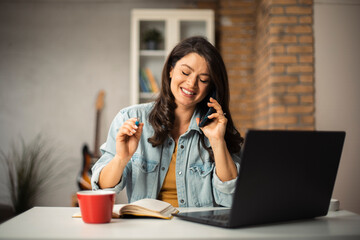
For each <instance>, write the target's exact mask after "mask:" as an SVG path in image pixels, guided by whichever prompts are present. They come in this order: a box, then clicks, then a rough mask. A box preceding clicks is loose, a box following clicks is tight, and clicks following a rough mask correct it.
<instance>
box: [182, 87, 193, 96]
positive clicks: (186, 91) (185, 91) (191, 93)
mask: <svg viewBox="0 0 360 240" xmlns="http://www.w3.org/2000/svg"><path fill="white" fill-rule="evenodd" d="M180 89H181V91H182V92H183V93H185V94H186V95H195V93H194V92H190V91H188V90H186V89H184V88H180Z"/></svg>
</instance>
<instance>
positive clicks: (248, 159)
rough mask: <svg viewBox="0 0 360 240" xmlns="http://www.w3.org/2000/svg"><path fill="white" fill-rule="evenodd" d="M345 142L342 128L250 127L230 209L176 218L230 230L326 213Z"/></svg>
mask: <svg viewBox="0 0 360 240" xmlns="http://www.w3.org/2000/svg"><path fill="white" fill-rule="evenodd" d="M344 140H345V132H340V131H287V130H283V131H282V130H280V131H278V130H249V131H248V132H247V133H246V137H245V143H244V145H243V147H242V151H241V163H240V172H239V176H238V179H237V182H236V190H235V193H234V196H233V203H232V206H231V208H227V209H225V208H224V209H219V210H211V211H196V212H180V213H178V214H176V215H175V216H177V217H179V218H181V219H184V220H188V221H193V222H198V223H204V224H208V225H214V226H219V227H227V228H235V227H242V226H249V225H258V224H267V223H275V222H281V221H290V220H298V219H308V218H315V217H319V216H324V215H326V214H327V212H328V208H329V205H330V200H331V196H332V192H333V188H334V184H335V179H336V174H337V170H338V166H339V161H340V157H341V153H342V148H343V144H344Z"/></svg>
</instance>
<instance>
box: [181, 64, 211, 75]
mask: <svg viewBox="0 0 360 240" xmlns="http://www.w3.org/2000/svg"><path fill="white" fill-rule="evenodd" d="M181 66H182V67H187V68H189V69H190V70H191V71H195V70H194V69H193V68H192V67H190V66H189V65H187V64H185V63H184V64H181ZM200 75H204V76H210V75H209V74H208V73H200Z"/></svg>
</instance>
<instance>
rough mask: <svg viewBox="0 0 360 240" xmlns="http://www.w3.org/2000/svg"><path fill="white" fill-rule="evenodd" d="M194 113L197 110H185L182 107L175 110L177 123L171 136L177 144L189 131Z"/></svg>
mask: <svg viewBox="0 0 360 240" xmlns="http://www.w3.org/2000/svg"><path fill="white" fill-rule="evenodd" d="M194 111H195V109H184V108H181V107H177V108H176V109H175V122H174V128H173V130H172V131H171V135H172V137H173V138H174V140H175V141H176V142H177V141H178V139H179V137H180V136H181V135H182V134H184V133H185V132H186V131H187V130H188V128H189V125H190V121H191V118H192V116H193V113H194Z"/></svg>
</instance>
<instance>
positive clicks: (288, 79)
mask: <svg viewBox="0 0 360 240" xmlns="http://www.w3.org/2000/svg"><path fill="white" fill-rule="evenodd" d="M269 82H271V83H296V82H298V77H297V76H291V75H284V76H277V75H275V76H274V75H272V76H270V78H269Z"/></svg>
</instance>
